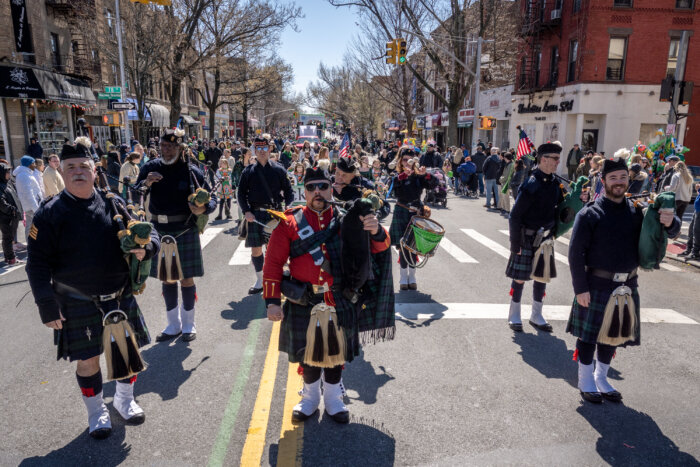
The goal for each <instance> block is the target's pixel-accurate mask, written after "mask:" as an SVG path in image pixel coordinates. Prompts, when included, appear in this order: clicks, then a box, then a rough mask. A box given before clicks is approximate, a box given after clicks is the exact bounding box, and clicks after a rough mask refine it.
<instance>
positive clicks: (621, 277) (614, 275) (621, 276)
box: [586, 268, 637, 282]
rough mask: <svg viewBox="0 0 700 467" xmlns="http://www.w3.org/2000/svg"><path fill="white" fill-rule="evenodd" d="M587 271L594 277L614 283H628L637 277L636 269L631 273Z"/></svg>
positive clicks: (593, 269) (594, 269)
mask: <svg viewBox="0 0 700 467" xmlns="http://www.w3.org/2000/svg"><path fill="white" fill-rule="evenodd" d="M586 271H587V272H588V273H590V274H591V275H592V276H595V277H600V278H601V279H607V280H609V281H613V282H627V281H628V280H630V279H633V278H635V277H637V269H636V268H635V269H634V270H633V271H631V272H611V271H606V270H605V269H596V268H586Z"/></svg>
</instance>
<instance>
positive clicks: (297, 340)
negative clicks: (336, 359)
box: [279, 300, 360, 363]
mask: <svg viewBox="0 0 700 467" xmlns="http://www.w3.org/2000/svg"><path fill="white" fill-rule="evenodd" d="M312 308H313V305H307V306H301V305H297V304H295V303H292V302H290V301H289V300H287V301H285V302H284V305H283V310H284V319H282V323H281V326H280V340H279V351H280V352H285V353H286V354H287V355H288V356H289V361H290V362H291V363H301V362H302V361H303V360H304V352H305V350H306V330H307V329H308V327H309V321H310V319H311V309H312ZM344 332H345V348H346V350H345V361H347V362H351V361H352V360H353V358H355V357H356V356H357V355H359V354H360V339H359V333H358V332H357V330H355V331H354V332H348V330H347V329H344Z"/></svg>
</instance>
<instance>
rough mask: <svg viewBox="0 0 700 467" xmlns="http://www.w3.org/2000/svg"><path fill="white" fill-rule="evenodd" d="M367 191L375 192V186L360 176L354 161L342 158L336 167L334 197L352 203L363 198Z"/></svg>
mask: <svg viewBox="0 0 700 467" xmlns="http://www.w3.org/2000/svg"><path fill="white" fill-rule="evenodd" d="M365 189H367V190H374V184H373V183H372V182H370V181H369V180H367V179H366V178H365V177H363V176H361V175H360V171H359V170H358V168H357V165H356V162H355V161H354V160H353V159H351V158H349V157H341V158H340V159H339V160H338V163H337V164H336V165H335V176H334V177H333V197H334V198H335V199H337V200H340V201H352V200H354V199H357V198H360V197H362V191H363V190H365Z"/></svg>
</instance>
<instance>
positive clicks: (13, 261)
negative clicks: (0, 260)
mask: <svg viewBox="0 0 700 467" xmlns="http://www.w3.org/2000/svg"><path fill="white" fill-rule="evenodd" d="M22 263H24V261H22V260H21V259H19V258H13V259H11V260H9V261H8V262H7V265H8V266H17V265H18V264H22Z"/></svg>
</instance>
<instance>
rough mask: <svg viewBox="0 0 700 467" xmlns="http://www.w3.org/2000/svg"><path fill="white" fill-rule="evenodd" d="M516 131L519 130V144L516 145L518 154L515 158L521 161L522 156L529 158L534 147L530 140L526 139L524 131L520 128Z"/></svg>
mask: <svg viewBox="0 0 700 467" xmlns="http://www.w3.org/2000/svg"><path fill="white" fill-rule="evenodd" d="M518 130H520V142H519V143H518V152H517V153H516V156H517V158H518V159H521V158H522V157H523V156H529V155H530V153H531V152H532V149H533V148H534V147H535V145H534V144H532V141H530V138H528V137H527V135H526V134H525V130H523V129H522V128H521V127H518Z"/></svg>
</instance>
